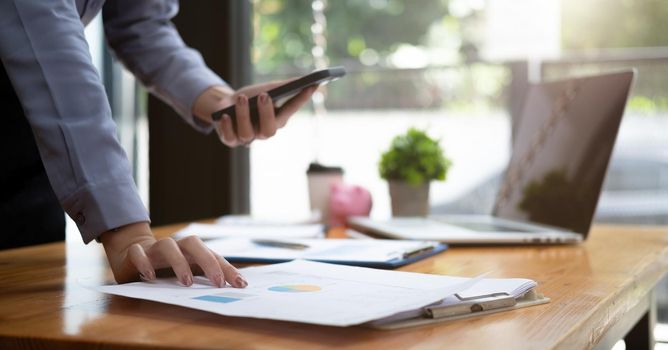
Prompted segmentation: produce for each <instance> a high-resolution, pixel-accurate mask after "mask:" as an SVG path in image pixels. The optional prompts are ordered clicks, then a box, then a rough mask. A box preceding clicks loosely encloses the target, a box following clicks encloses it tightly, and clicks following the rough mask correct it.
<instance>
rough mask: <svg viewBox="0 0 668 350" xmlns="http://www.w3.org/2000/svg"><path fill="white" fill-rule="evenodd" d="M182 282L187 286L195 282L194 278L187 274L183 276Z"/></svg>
mask: <svg viewBox="0 0 668 350" xmlns="http://www.w3.org/2000/svg"><path fill="white" fill-rule="evenodd" d="M181 283H183V285H184V286H186V287H190V286H191V285H192V284H193V278H192V277H190V276H187V275H186V276H183V277H181Z"/></svg>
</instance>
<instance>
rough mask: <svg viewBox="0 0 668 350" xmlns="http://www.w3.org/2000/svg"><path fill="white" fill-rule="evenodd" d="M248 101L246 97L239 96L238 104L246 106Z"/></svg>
mask: <svg viewBox="0 0 668 350" xmlns="http://www.w3.org/2000/svg"><path fill="white" fill-rule="evenodd" d="M247 101H248V99H246V96H245V95H239V96H237V103H238V104H240V105H245V104H246V102H247Z"/></svg>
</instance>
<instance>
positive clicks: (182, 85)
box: [167, 67, 228, 134]
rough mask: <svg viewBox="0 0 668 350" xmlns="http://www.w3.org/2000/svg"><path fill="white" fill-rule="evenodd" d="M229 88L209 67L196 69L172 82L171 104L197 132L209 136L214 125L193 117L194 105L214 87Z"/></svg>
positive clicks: (170, 88)
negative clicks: (200, 96) (198, 98)
mask: <svg viewBox="0 0 668 350" xmlns="http://www.w3.org/2000/svg"><path fill="white" fill-rule="evenodd" d="M216 85H219V86H228V85H227V83H225V81H223V79H221V78H220V77H219V76H218V75H217V74H216V73H214V72H213V71H211V70H210V69H209V68H207V67H200V68H197V69H194V70H193V71H191V72H188V73H186V74H180V75H179V77H177V78H176V79H175V80H173V81H172V82H170V87H169V88H168V89H169V90H170V91H169V93H168V94H167V95H169V96H170V100H171V101H170V102H171V105H172V107H173V108H174V110H176V112H177V113H178V114H179V115H180V116H181V117H182V118H183V120H185V121H186V123H188V124H189V125H190V126H192V127H193V128H194V129H195V130H197V131H199V132H201V133H205V134H208V133H210V132H211V131H212V130H213V125H211V124H210V123H208V122H206V121H204V120H202V119H200V118H197V117H196V116H194V115H193V113H192V110H193V105H194V104H195V100H196V99H197V97H199V95H201V94H202V93H203V92H204V91H205V90H206V89H208V88H210V87H212V86H216Z"/></svg>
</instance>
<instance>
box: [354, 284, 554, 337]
mask: <svg viewBox="0 0 668 350" xmlns="http://www.w3.org/2000/svg"><path fill="white" fill-rule="evenodd" d="M455 296H456V297H457V298H459V299H460V300H461V301H462V302H461V303H460V304H455V305H452V306H446V307H439V306H426V307H424V308H423V310H422V312H421V314H420V315H418V316H415V317H411V318H407V319H403V320H397V321H389V322H384V321H383V320H378V321H372V322H369V323H367V324H366V326H367V327H370V328H375V329H381V330H394V329H402V328H409V327H418V326H424V325H430V324H438V323H444V322H451V321H456V320H462V319H468V318H474V317H480V316H485V315H490V314H495V313H499V312H504V311H512V310H517V309H520V308H524V307H529V306H534V305H541V304H546V303H549V302H550V298H548V297H545V296H544V295H543V294H541V293H538V292H537V291H536V290H535V289H531V290H529V291H528V292H526V293H525V294H524V295H522V296H520V297H518V298H513V297H512V296H511V295H509V294H507V293H498V294H496V295H481V296H478V297H475V298H461V297H459V296H458V295H457V294H455Z"/></svg>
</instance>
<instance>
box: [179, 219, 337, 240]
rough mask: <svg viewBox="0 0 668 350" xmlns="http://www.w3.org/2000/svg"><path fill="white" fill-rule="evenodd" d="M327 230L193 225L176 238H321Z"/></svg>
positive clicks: (315, 227) (322, 227)
mask: <svg viewBox="0 0 668 350" xmlns="http://www.w3.org/2000/svg"><path fill="white" fill-rule="evenodd" d="M324 232H325V228H324V226H323V225H320V224H308V225H288V224H285V225H246V224H199V223H192V224H190V225H188V226H186V228H184V229H182V230H180V231H178V232H176V233H175V234H174V238H183V237H186V236H191V235H197V236H199V237H200V238H201V239H216V238H228V237H245V238H320V237H323V236H324Z"/></svg>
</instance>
